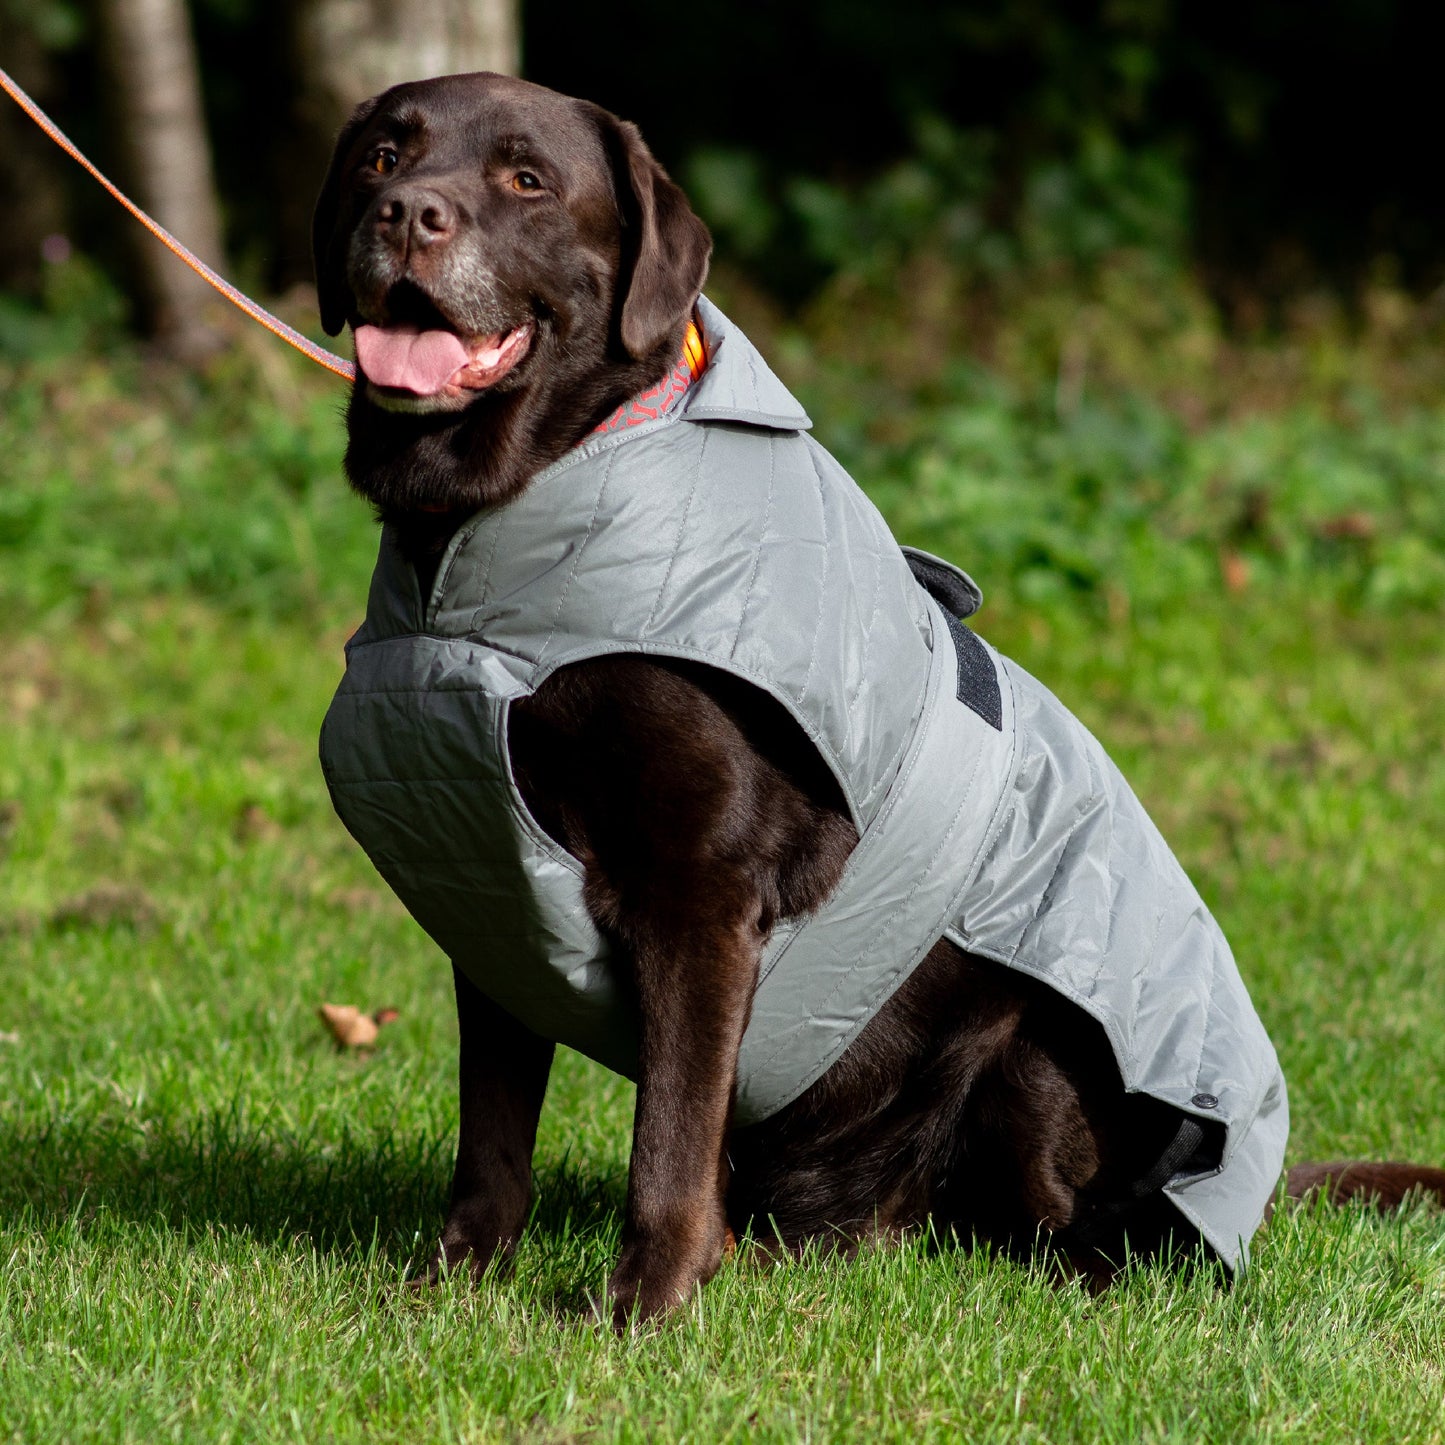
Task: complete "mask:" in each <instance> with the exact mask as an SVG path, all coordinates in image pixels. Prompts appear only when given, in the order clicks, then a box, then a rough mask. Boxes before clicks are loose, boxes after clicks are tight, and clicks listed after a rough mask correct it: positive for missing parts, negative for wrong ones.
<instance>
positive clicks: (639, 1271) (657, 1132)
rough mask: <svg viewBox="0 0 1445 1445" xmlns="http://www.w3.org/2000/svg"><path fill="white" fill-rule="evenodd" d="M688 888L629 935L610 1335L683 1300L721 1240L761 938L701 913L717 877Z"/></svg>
mask: <svg viewBox="0 0 1445 1445" xmlns="http://www.w3.org/2000/svg"><path fill="white" fill-rule="evenodd" d="M689 891H691V892H692V894H693V898H694V900H695V906H694V907H689V908H679V909H676V910H670V909H661V910H658V911H657V912H656V913H653V912H652V911H651V910H650V911H649V916H648V917H646V918H644V919H642V920H639V921H638V923H639V925H640V926H635V927H634V929H633V930H631V932H632V938H631V940H630V942H631V950H630V951H631V953H632V958H633V964H634V969H635V977H636V984H637V991H638V995H639V997H638V1002H639V1004H640V1007H641V1039H640V1048H639V1058H638V1079H637V1106H636V1112H635V1115H634V1120H633V1137H632V1162H631V1167H630V1170H629V1173H628V1179H627V1217H626V1221H625V1223H624V1226H623V1236H622V1255H621V1258H620V1259H619V1260H618V1263H617V1268H616V1269H615V1270H614V1272H613V1275H612V1279H611V1281H610V1283H609V1285H608V1295H609V1298H610V1300H611V1302H612V1314H613V1323H614V1324H615V1325H616V1326H617V1327H618V1328H619V1329H621V1328H624V1327H625V1326H626V1325H627V1323H628V1322H629V1321H631V1320H634V1319H646V1318H648V1317H649V1316H652V1315H656V1314H660V1313H662V1312H664V1311H666V1310H669V1309H672V1308H674V1307H675V1306H677V1305H678V1304H680V1303H682V1302H683V1301H684V1300H685V1299H686V1298H687V1297H688V1296H689V1295H690V1294H691V1293H692V1291H693V1290H694V1289H695V1288H697V1286H698V1285H700V1284H702V1283H703V1282H704V1281H705V1280H707V1279H708V1278H710V1277H711V1276H712V1275H713V1273H714V1272H715V1271H716V1270H717V1267H718V1265H719V1264H720V1263H721V1261H722V1257H723V1250H724V1247H725V1244H726V1242H727V1239H728V1230H727V1220H726V1216H725V1213H724V1195H725V1192H726V1188H727V1155H726V1136H727V1129H728V1124H729V1119H730V1115H731V1110H732V1096H733V1086H734V1082H735V1079H736V1075H737V1059H738V1047H739V1045H740V1043H741V1041H742V1036H743V1031H744V1029H745V1028H746V1027H747V1022H748V1015H749V1012H750V1010H751V1007H752V996H753V989H754V987H755V984H756V980H757V969H758V958H759V952H760V938H759V936H758V933H757V930H756V929H755V928H754V927H752V926H750V924H749V923H748V922H746V921H743V920H740V919H739V918H738V917H736V916H733V917H728V916H726V913H724V916H722V917H718V916H712V917H708V916H706V914H707V913H708V912H713V913H714V915H715V914H716V911H717V910H716V908H715V905H716V903H717V901H718V899H717V895H718V892H719V891H721V892H722V893H724V894H725V893H727V892H728V891H729V890H728V889H727V888H726V886H723V887H722V888H721V889H719V880H718V879H717V878H712V879H710V880H708V879H702V878H699V879H697V880H695V881H693V882H692V884H691V885H690V889H689ZM667 892H669V893H671V892H672V890H671V889H668V890H667ZM708 905H713V906H712V907H708ZM728 911H730V910H728ZM751 916H752V917H753V918H756V916H757V915H756V912H753V913H752V915H751Z"/></svg>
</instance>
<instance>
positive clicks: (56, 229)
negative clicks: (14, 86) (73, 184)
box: [0, 14, 70, 295]
mask: <svg viewBox="0 0 1445 1445" xmlns="http://www.w3.org/2000/svg"><path fill="white" fill-rule="evenodd" d="M0 19H3V21H4V28H3V29H0V60H3V63H4V68H5V69H6V70H8V71H9V72H10V74H11V75H12V76H14V77H15V80H16V82H17V83H18V84H19V85H21V86H23V87H24V88H25V90H27V91H28V92H29V93H30V95H31V96H33V97H34V99H35V101H36V103H37V104H38V105H40V106H42V107H44V108H46V109H50V108H51V106H53V104H54V96H53V95H52V94H51V88H52V85H53V83H54V79H55V67H54V66H53V65H52V64H51V63H50V57H49V56H48V55H47V54H46V53H45V49H44V47H43V46H42V45H41V43H40V41H39V40H38V39H37V38H36V36H35V33H34V31H32V30H31V29H30V27H29V26H28V25H26V24H25V23H24V22H23V21H21V20H19V19H17V18H16V17H15V16H13V15H8V14H7V15H0ZM0 152H3V153H4V156H5V164H4V165H3V166H0V215H3V216H4V217H5V224H4V225H3V226H0V291H11V292H23V293H26V294H30V295H33V294H35V293H36V292H38V291H39V290H40V278H41V272H42V270H43V261H42V257H44V256H46V255H47V254H48V255H50V256H51V257H58V256H59V255H62V254H65V253H66V252H68V250H69V243H68V242H66V241H65V239H64V232H65V229H66V220H67V213H68V208H67V206H66V200H65V182H64V179H63V177H64V170H63V167H65V166H68V165H69V164H70V162H69V161H68V160H66V159H65V157H64V156H63V155H61V153H60V152H59V151H58V150H56V148H55V146H54V145H53V144H52V143H51V142H50V141H48V140H47V139H46V138H45V136H44V135H43V134H42V133H41V131H40V130H39V128H38V127H37V126H36V125H35V124H34V123H33V122H32V121H31V120H29V119H28V118H27V116H26V115H25V112H24V111H22V110H21V109H20V107H19V106H18V105H15V104H13V103H12V102H11V101H10V100H9V99H8V98H7V97H6V96H4V95H0ZM52 237H53V238H54V239H53V241H52V240H49V238H52ZM47 241H49V245H47Z"/></svg>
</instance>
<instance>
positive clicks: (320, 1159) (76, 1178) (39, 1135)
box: [0, 1105, 625, 1306]
mask: <svg viewBox="0 0 1445 1445" xmlns="http://www.w3.org/2000/svg"><path fill="white" fill-rule="evenodd" d="M454 1147H455V1146H454V1141H453V1139H452V1137H451V1135H450V1134H448V1135H446V1136H444V1137H442V1136H438V1135H436V1134H432V1133H425V1132H421V1131H415V1132H412V1133H406V1132H403V1131H398V1132H395V1133H391V1134H378V1133H375V1132H371V1131H357V1132H356V1133H355V1134H351V1133H348V1132H342V1133H341V1134H339V1135H333V1136H331V1137H329V1138H326V1139H319V1138H307V1137H304V1136H300V1135H296V1134H288V1133H287V1132H286V1131H285V1130H284V1129H282V1128H279V1127H277V1125H276V1124H275V1122H274V1121H271V1120H252V1119H250V1118H248V1117H247V1115H246V1113H245V1110H244V1109H243V1108H242V1107H240V1106H239V1105H237V1106H233V1107H232V1108H230V1109H227V1110H219V1111H214V1112H207V1113H203V1114H199V1115H191V1116H176V1115H170V1116H164V1117H158V1118H157V1117H152V1118H149V1119H146V1120H144V1121H141V1122H139V1123H138V1122H136V1121H134V1120H133V1119H131V1118H127V1119H126V1120H124V1121H117V1120H115V1119H107V1118H96V1119H92V1120H87V1121H75V1120H67V1121H64V1122H59V1121H54V1120H52V1121H51V1122H49V1123H47V1124H44V1125H39V1126H37V1127H30V1128H26V1127H25V1126H24V1125H23V1124H19V1123H17V1122H16V1121H8V1120H4V1119H0V1160H3V1161H4V1162H3V1167H0V1223H6V1224H14V1223H16V1222H17V1221H19V1220H20V1219H21V1217H23V1218H24V1221H25V1224H26V1226H27V1227H31V1228H33V1227H35V1226H36V1225H39V1226H40V1227H41V1228H46V1227H47V1226H49V1225H52V1224H53V1225H60V1224H63V1223H66V1222H68V1221H71V1220H73V1219H75V1218H77V1217H79V1218H80V1219H81V1220H82V1221H91V1220H95V1219H97V1218H98V1217H100V1216H102V1215H108V1216H111V1217H114V1218H117V1219H120V1220H123V1221H133V1222H135V1223H141V1224H147V1225H155V1224H156V1223H161V1224H163V1225H165V1226H168V1227H169V1228H172V1229H174V1230H176V1231H178V1232H181V1231H200V1232H207V1231H211V1230H223V1231H236V1232H241V1233H245V1234H247V1235H250V1236H251V1237H253V1238H254V1239H255V1240H257V1241H258V1242H260V1243H263V1244H274V1243H277V1242H281V1241H286V1242H294V1241H298V1240H304V1241H306V1242H307V1243H309V1244H310V1245H311V1246H312V1247H313V1248H315V1249H316V1250H318V1251H320V1252H322V1253H326V1254H335V1255H348V1254H368V1255H374V1257H375V1258H376V1259H377V1260H378V1261H379V1262H381V1263H382V1264H383V1265H390V1266H391V1267H393V1268H395V1269H396V1270H397V1271H398V1272H401V1271H405V1272H406V1273H407V1275H408V1276H412V1275H417V1274H421V1273H424V1272H425V1269H426V1266H427V1264H428V1262H429V1260H430V1257H431V1252H432V1249H433V1246H434V1245H435V1242H436V1239H437V1236H438V1235H439V1233H440V1231H441V1225H442V1218H443V1214H444V1212H445V1209H446V1203H447V1196H448V1190H449V1188H450V1183H451V1171H452V1155H453V1149H454ZM624 1194H625V1185H624V1182H623V1181H621V1180H619V1179H617V1178H616V1177H613V1176H609V1175H605V1174H589V1173H586V1172H583V1171H579V1170H577V1169H576V1168H574V1167H572V1165H571V1164H570V1162H569V1161H568V1160H567V1159H565V1158H564V1159H563V1160H561V1161H560V1162H558V1163H554V1164H551V1165H548V1166H546V1167H544V1168H543V1169H542V1170H541V1171H540V1172H539V1174H538V1176H537V1181H536V1201H537V1202H536V1205H535V1208H534V1213H533V1217H532V1220H531V1222H530V1223H529V1225H528V1231H527V1238H528V1241H529V1242H535V1244H536V1246H537V1247H539V1248H540V1249H542V1250H544V1251H545V1250H550V1249H553V1248H556V1247H558V1246H564V1245H567V1246H570V1247H573V1248H575V1247H576V1245H577V1244H578V1243H579V1242H587V1241H592V1240H595V1239H598V1238H603V1237H605V1238H612V1237H615V1235H616V1233H617V1232H618V1229H619V1222H620V1218H621V1213H622V1208H623V1202H624ZM558 1303H559V1304H563V1305H564V1306H565V1303H566V1302H564V1301H560V1300H559V1301H558Z"/></svg>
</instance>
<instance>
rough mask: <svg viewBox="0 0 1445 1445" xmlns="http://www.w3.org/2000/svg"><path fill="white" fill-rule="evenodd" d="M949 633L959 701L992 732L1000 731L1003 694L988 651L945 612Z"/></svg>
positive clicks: (961, 624) (1001, 727)
mask: <svg viewBox="0 0 1445 1445" xmlns="http://www.w3.org/2000/svg"><path fill="white" fill-rule="evenodd" d="M945 618H946V620H947V622H948V634H949V636H950V637H952V638H953V650H954V652H955V653H956V654H957V655H958V690H957V691H958V700H959V702H961V703H962V704H963V705H964V706H965V707H967V708H970V709H972V710H973V711H974V712H976V713H977V714H978V715H979V717H981V718H982V719H983V720H984V722H986V723H987V724H988V725H989V727H991V728H993V729H994V731H995V732H1002V731H1003V694H1002V693H1001V692H1000V691H999V685H998V670H997V669H996V668H995V667H994V665H993V658H991V657H990V656H989V655H988V648H986V647H985V646H984V645H983V643H981V642H980V641H979V640H978V638H976V637H975V636H974V635H973V633H972V632H970V631H969V630H968V628H966V627H965V626H964V625H963V623H961V622H960V621H959V620H958V618H956V617H954V616H953V615H952V614H949V613H945Z"/></svg>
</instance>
